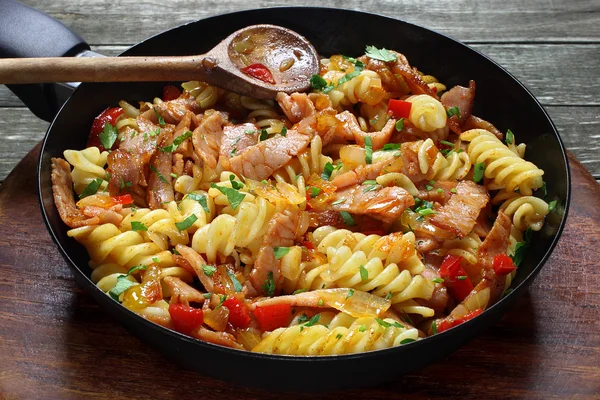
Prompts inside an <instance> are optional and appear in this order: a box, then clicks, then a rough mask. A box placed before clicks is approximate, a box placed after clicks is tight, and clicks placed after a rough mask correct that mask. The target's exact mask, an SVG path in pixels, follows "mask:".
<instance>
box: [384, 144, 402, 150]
mask: <svg viewBox="0 0 600 400" xmlns="http://www.w3.org/2000/svg"><path fill="white" fill-rule="evenodd" d="M401 146H402V145H401V144H400V143H386V144H384V145H383V149H382V150H383V151H394V150H400V147H401Z"/></svg>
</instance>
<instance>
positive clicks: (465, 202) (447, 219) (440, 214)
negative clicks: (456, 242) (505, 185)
mask: <svg viewBox="0 0 600 400" xmlns="http://www.w3.org/2000/svg"><path fill="white" fill-rule="evenodd" d="M489 200H490V196H489V194H488V192H487V190H486V188H485V187H484V186H480V185H478V184H476V183H475V182H472V181H461V182H459V183H458V185H456V194H455V195H453V196H451V197H450V200H448V202H447V203H446V204H445V205H444V206H442V207H440V208H438V209H436V210H435V212H436V214H435V215H434V216H433V217H432V218H431V219H430V222H431V223H432V224H433V225H435V226H437V227H440V228H442V229H445V230H448V231H451V232H453V233H455V234H456V235H457V236H458V237H461V238H463V237H465V236H467V235H468V234H469V232H471V230H472V229H473V227H474V226H475V223H476V222H477V217H478V216H479V212H480V211H481V209H482V208H483V207H485V206H486V204H487V203H488V201H489Z"/></svg>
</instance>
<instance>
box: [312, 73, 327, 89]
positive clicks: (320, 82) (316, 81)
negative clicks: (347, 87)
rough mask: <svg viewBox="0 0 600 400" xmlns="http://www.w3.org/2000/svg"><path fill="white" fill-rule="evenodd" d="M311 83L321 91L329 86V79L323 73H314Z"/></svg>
mask: <svg viewBox="0 0 600 400" xmlns="http://www.w3.org/2000/svg"><path fill="white" fill-rule="evenodd" d="M310 85H311V86H312V87H313V89H315V90H318V91H320V92H321V91H323V89H325V87H326V86H327V81H326V80H325V79H324V78H323V77H322V76H321V75H317V74H314V75H313V76H311V77H310Z"/></svg>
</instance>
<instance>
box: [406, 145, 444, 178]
mask: <svg viewBox="0 0 600 400" xmlns="http://www.w3.org/2000/svg"><path fill="white" fill-rule="evenodd" d="M430 143H431V142H430ZM422 146H423V141H422V140H417V141H416V142H405V143H402V145H401V147H400V154H401V157H402V173H403V174H404V175H406V176H407V177H408V178H410V180H411V181H413V182H415V183H418V182H422V181H424V180H427V179H429V176H431V175H432V166H433V163H434V161H435V159H436V157H437V155H438V153H439V150H438V148H437V147H435V145H431V146H428V147H426V148H424V151H423V152H422V153H423V154H422V155H423V161H424V162H423V164H421V161H420V160H419V152H420V151H421V150H422V149H421V148H422ZM422 167H424V168H422ZM423 170H425V172H423Z"/></svg>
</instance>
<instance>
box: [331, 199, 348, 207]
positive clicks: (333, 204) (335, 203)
mask: <svg viewBox="0 0 600 400" xmlns="http://www.w3.org/2000/svg"><path fill="white" fill-rule="evenodd" d="M345 201H346V199H339V200H336V201H334V202H333V203H331V205H332V206H335V205H337V204H342V203H343V202H345Z"/></svg>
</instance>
